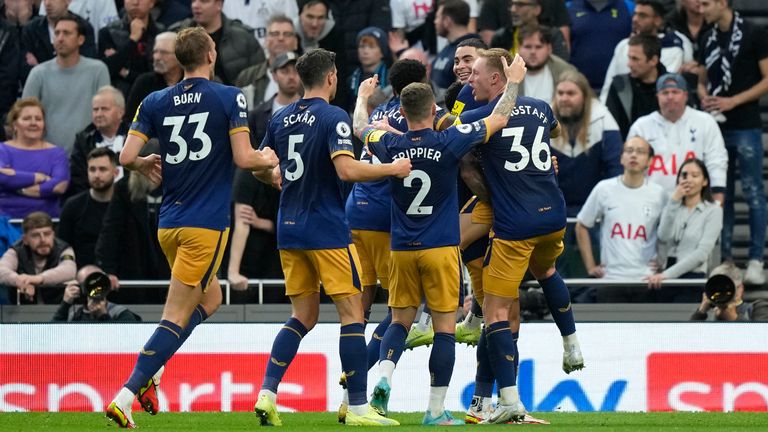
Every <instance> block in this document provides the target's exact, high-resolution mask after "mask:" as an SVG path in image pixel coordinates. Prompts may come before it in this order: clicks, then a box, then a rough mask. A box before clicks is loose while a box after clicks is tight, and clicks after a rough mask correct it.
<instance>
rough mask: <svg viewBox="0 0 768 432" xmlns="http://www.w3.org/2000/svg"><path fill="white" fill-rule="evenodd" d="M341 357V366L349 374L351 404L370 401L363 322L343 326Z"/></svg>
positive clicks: (340, 346)
mask: <svg viewBox="0 0 768 432" xmlns="http://www.w3.org/2000/svg"><path fill="white" fill-rule="evenodd" d="M339 357H341V367H342V369H343V370H344V373H345V374H346V375H347V392H348V394H349V404H350V405H365V404H366V403H367V402H368V398H367V396H366V388H367V384H368V382H367V381H368V369H367V368H366V366H367V365H368V364H367V358H366V357H367V353H366V350H365V326H364V325H363V323H353V324H347V325H344V326H341V335H340V337H339Z"/></svg>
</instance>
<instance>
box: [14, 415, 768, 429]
mask: <svg viewBox="0 0 768 432" xmlns="http://www.w3.org/2000/svg"><path fill="white" fill-rule="evenodd" d="M767 415H768V414H765V413H652V414H644V413H539V414H537V415H536V416H537V417H540V418H543V419H546V420H549V421H550V422H552V424H551V425H499V426H495V425H494V426H485V425H480V426H478V425H471V426H469V425H468V426H453V427H439V428H434V427H425V426H421V425H420V423H421V417H422V414H412V413H407V414H398V413H393V414H392V417H393V418H395V419H397V420H398V421H399V422H400V423H401V424H402V425H401V426H400V427H395V428H394V429H392V430H393V432H405V431H417V430H418V431H433V430H451V431H456V432H458V431H464V430H476V429H478V428H481V429H488V428H494V429H498V428H503V430H511V431H515V430H536V431H540V432H555V431H568V432H572V431H590V432H591V431H618V432H623V431H650V432H655V431H659V430H664V431H691V432H694V431H695V432H699V431H705V432H706V431H724V432H725V431H728V432H732V431H739V432H743V431H768V417H767ZM462 417H463V414H462V413H456V418H462ZM281 418H282V420H283V427H281V428H274V429H276V430H277V431H286V432H289V431H338V430H341V429H342V427H343V426H342V425H340V424H339V423H337V422H336V414H335V413H301V414H287V413H286V414H282V415H281ZM134 420H136V422H137V423H138V426H139V428H140V430H146V431H163V432H176V431H178V432H195V431H201V432H218V431H250V432H253V431H255V430H258V429H259V423H258V419H257V418H256V416H255V415H253V414H251V413H168V414H163V413H161V414H159V415H157V416H154V417H152V416H150V415H148V414H145V413H135V414H134ZM507 428H511V429H507ZM369 429H370V428H354V430H369ZM375 429H376V430H381V429H385V428H375ZM386 429H390V428H386ZM117 430H118V428H117V427H116V426H115V425H114V424H112V423H111V422H109V421H108V420H107V419H106V418H105V417H104V416H103V415H102V414H98V413H1V414H0V431H2V432H10V431H35V432H37V431H64V432H67V431H71V432H86V431H117ZM266 430H267V431H269V430H273V429H266Z"/></svg>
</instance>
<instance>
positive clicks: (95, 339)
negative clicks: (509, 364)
mask: <svg viewBox="0 0 768 432" xmlns="http://www.w3.org/2000/svg"><path fill="white" fill-rule="evenodd" d="M155 327H156V326H155V324H122V325H121V324H102V325H77V324H3V325H0V340H2V344H0V412H9V411H52V412H55V411H103V409H104V407H105V404H106V403H109V401H110V400H111V398H112V397H113V396H114V394H115V392H116V391H117V390H118V389H119V388H120V387H121V386H122V384H123V380H124V379H125V378H126V377H127V376H128V375H129V373H130V371H131V370H132V367H133V363H134V361H135V360H136V352H137V351H138V350H139V349H140V348H141V346H142V344H143V343H144V342H145V341H146V339H147V338H148V337H149V336H150V335H151V334H152V332H153V331H154V329H155ZM281 327H282V324H210V323H204V324H202V325H201V326H199V327H198V328H197V329H196V330H195V332H194V333H193V334H192V335H191V337H190V338H189V340H188V341H187V342H186V344H185V345H184V346H183V347H182V348H181V349H180V350H179V352H178V353H177V354H176V355H175V356H174V357H173V358H172V359H171V360H170V361H169V363H168V364H167V367H166V371H165V374H164V375H163V379H162V384H161V386H160V406H161V409H162V411H224V412H227V411H245V412H247V411H251V410H252V408H253V403H254V401H255V400H256V397H257V393H258V391H259V387H260V384H261V380H262V377H263V375H264V370H265V367H266V364H267V362H268V361H269V351H270V347H271V343H272V340H273V338H274V336H275V335H276V334H277V332H278V331H279V330H280V328H281ZM372 331H373V326H368V328H367V333H368V335H369V336H370V334H371V332H372ZM338 332H339V327H338V324H319V325H317V327H315V329H314V330H312V331H311V332H310V333H309V334H308V335H307V336H306V337H305V338H304V339H303V341H302V345H301V348H300V350H299V353H298V355H297V356H296V359H295V361H294V362H293V364H292V365H291V367H290V368H289V369H288V371H287V374H286V375H285V379H284V380H283V383H282V384H281V385H280V388H279V396H278V403H279V405H280V407H279V408H280V410H283V411H334V410H335V409H336V408H337V407H338V404H339V402H340V401H341V397H342V390H341V388H340V387H339V386H338V385H337V384H336V383H337V381H338V377H339V374H340V373H341V364H340V361H339V358H338ZM578 332H579V339H580V341H581V347H582V351H583V352H584V358H585V361H586V368H585V369H584V370H582V371H579V372H575V373H571V374H570V375H566V374H565V373H564V372H563V371H562V370H561V358H562V341H561V339H560V334H559V333H558V331H557V328H556V326H554V325H553V324H552V323H532V324H523V326H522V328H521V334H520V341H519V346H520V366H519V375H518V386H519V391H520V395H521V398H522V400H523V402H524V403H525V405H526V407H527V408H528V409H529V410H531V411H545V412H546V411H766V410H768V352H766V340H768V324H765V323H676V324H668V323H611V324H600V323H579V324H578ZM428 363H429V349H427V348H424V347H420V348H416V349H415V350H413V351H406V352H405V353H404V354H403V356H402V358H401V360H400V362H399V364H398V368H397V371H396V372H395V374H394V378H393V379H394V381H393V386H392V388H393V390H392V398H391V399H390V403H389V408H390V409H391V410H392V411H404V412H410V411H423V410H424V409H425V407H426V401H427V400H428V393H429V372H428ZM475 364H476V360H475V349H474V348H471V347H467V346H466V345H457V347H456V366H455V369H454V373H453V379H452V381H451V385H450V387H449V391H448V395H447V398H446V407H447V408H448V409H451V410H455V411H461V410H465V409H466V408H467V406H468V404H469V401H470V398H471V394H472V390H473V380H474V372H475ZM375 371H376V369H375V368H374V370H373V372H372V373H370V374H369V376H368V386H369V387H368V388H369V389H370V388H372V387H373V385H375V383H376V381H377V374H376V372H375ZM134 410H135V411H136V410H141V408H140V407H139V406H138V405H135V406H134ZM328 415H333V414H330V413H329V414H328ZM542 417H544V418H546V415H543V416H542Z"/></svg>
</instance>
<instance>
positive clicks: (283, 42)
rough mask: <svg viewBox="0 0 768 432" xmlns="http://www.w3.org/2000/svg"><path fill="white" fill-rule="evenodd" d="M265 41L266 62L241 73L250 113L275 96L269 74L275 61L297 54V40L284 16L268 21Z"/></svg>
mask: <svg viewBox="0 0 768 432" xmlns="http://www.w3.org/2000/svg"><path fill="white" fill-rule="evenodd" d="M265 40H266V45H265V48H266V49H267V62H266V63H260V64H258V65H255V66H251V67H249V68H248V69H246V70H245V71H243V73H242V78H243V80H244V81H246V82H248V83H249V84H248V85H246V86H245V87H243V94H245V99H246V100H247V101H248V109H249V111H251V112H252V111H253V110H254V109H255V108H256V107H257V106H259V105H260V104H261V103H263V102H264V101H267V100H269V99H271V98H272V97H273V96H274V95H275V94H277V91H278V88H277V86H278V85H277V81H275V79H274V77H273V76H272V74H271V73H270V70H271V69H272V67H273V65H274V63H275V59H276V58H277V57H278V56H279V55H281V54H283V53H287V52H293V53H294V54H297V51H298V49H299V39H298V36H297V35H296V29H295V28H294V26H293V21H291V19H290V18H288V17H287V16H286V15H273V16H272V17H271V18H270V19H269V23H268V24H267V36H266V38H265Z"/></svg>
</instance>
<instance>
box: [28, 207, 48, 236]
mask: <svg viewBox="0 0 768 432" xmlns="http://www.w3.org/2000/svg"><path fill="white" fill-rule="evenodd" d="M47 227H51V228H53V220H52V219H51V216H50V215H49V214H48V213H46V212H43V211H36V212H32V213H30V214H28V215H26V216H25V217H24V220H23V221H22V222H21V230H22V232H24V233H25V234H26V233H28V232H30V231H32V230H33V229H38V228H47Z"/></svg>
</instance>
